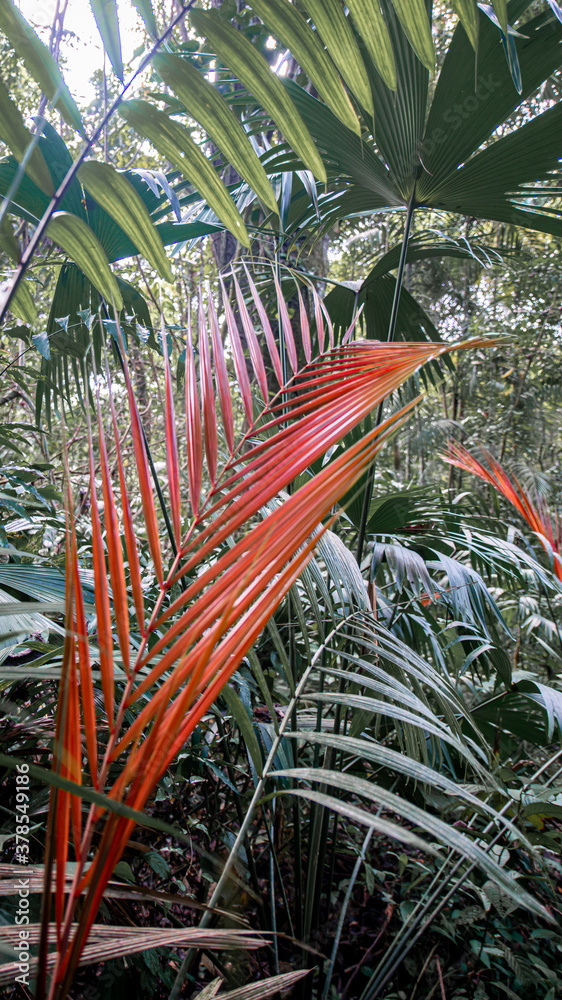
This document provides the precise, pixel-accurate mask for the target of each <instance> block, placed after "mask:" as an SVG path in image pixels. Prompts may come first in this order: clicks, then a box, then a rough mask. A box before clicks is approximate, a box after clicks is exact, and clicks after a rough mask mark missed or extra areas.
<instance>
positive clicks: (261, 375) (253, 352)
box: [232, 274, 268, 403]
mask: <svg viewBox="0 0 562 1000" xmlns="http://www.w3.org/2000/svg"><path fill="white" fill-rule="evenodd" d="M232 280H233V282H234V288H235V291H236V301H237V303H238V310H239V312H240V318H241V320H242V327H243V329H244V335H245V337H246V342H247V344H248V349H249V351H250V360H251V362H252V368H253V369H254V374H255V376H256V379H257V381H258V385H259V387H260V389H261V394H262V396H263V398H264V401H265V402H266V403H267V397H268V390H267V375H266V373H265V365H264V363H263V358H262V355H261V351H260V345H259V343H258V338H257V336H256V331H255V330H254V324H253V322H252V320H251V319H250V314H249V312H248V308H247V306H246V303H245V301H244V296H243V294H242V289H241V288H240V285H239V284H238V281H237V278H236V275H235V274H233V275H232Z"/></svg>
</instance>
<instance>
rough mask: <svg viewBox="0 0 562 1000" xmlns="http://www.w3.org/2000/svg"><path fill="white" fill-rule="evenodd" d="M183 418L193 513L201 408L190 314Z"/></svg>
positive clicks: (199, 456)
mask: <svg viewBox="0 0 562 1000" xmlns="http://www.w3.org/2000/svg"><path fill="white" fill-rule="evenodd" d="M185 419H186V421H187V478H188V481H189V498H190V500H191V509H192V511H193V513H194V514H197V513H198V512H199V501H200V499H201V476H202V471H203V440H202V435H201V409H200V405H199V393H198V392H197V374H196V371H195V357H194V354H193V339H192V334H191V315H190V316H189V318H188V322H187V343H186V348H185Z"/></svg>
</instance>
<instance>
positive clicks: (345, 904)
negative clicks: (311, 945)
mask: <svg viewBox="0 0 562 1000" xmlns="http://www.w3.org/2000/svg"><path fill="white" fill-rule="evenodd" d="M373 832H374V831H373V828H372V827H371V829H370V830H369V831H368V832H367V836H366V837H365V840H364V841H363V847H362V848H361V853H360V855H359V857H358V858H357V861H356V862H355V866H354V868H353V871H352V873H351V878H350V880H349V883H348V886H347V890H346V893H345V896H344V900H343V903H342V907H341V911H340V915H339V919H338V926H337V928H336V935H335V937H334V944H333V946H332V954H331V955H330V962H329V964H328V971H327V972H326V978H325V980H324V989H323V991H322V1000H328V993H329V990H330V984H331V982H332V976H333V974H334V965H335V964H336V958H337V955H338V948H339V946H340V938H341V935H342V931H343V925H344V921H345V918H346V916H347V909H348V906H349V901H350V899H351V893H352V892H353V889H354V888H355V883H356V881H357V876H358V875H359V871H360V868H361V865H362V864H363V862H364V861H365V856H366V854H367V848H368V846H369V844H370V842H371V838H372V836H373Z"/></svg>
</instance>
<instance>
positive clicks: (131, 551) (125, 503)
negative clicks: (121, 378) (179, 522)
mask: <svg viewBox="0 0 562 1000" xmlns="http://www.w3.org/2000/svg"><path fill="white" fill-rule="evenodd" d="M107 384H108V386H109V402H110V406H111V419H112V424H113V436H114V442H115V452H116V459H117V467H118V470H119V491H120V494H121V509H122V515H123V530H124V533H125V545H126V547H127V560H128V563H129V575H130V577H131V589H132V591H133V601H134V605H135V613H136V617H137V624H138V627H139V631H140V633H141V635H144V634H145V627H144V598H143V593H142V584H141V575H140V562H139V553H138V549H137V539H136V535H135V528H134V524H133V516H132V514H131V505H130V503H129V494H128V491H127V483H126V481H125V470H124V468H123V459H122V455H121V443H120V440H119V431H118V428H117V416H116V413H115V404H114V402H113V393H112V391H111V379H110V377H109V370H108V371H107Z"/></svg>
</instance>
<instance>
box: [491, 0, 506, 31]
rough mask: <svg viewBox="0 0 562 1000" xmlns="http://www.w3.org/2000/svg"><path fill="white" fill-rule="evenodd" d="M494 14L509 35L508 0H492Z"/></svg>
mask: <svg viewBox="0 0 562 1000" xmlns="http://www.w3.org/2000/svg"><path fill="white" fill-rule="evenodd" d="M492 7H493V8H494V14H495V15H496V17H497V19H498V21H499V22H500V26H501V29H502V31H503V33H504V35H505V36H506V37H507V0H492Z"/></svg>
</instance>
